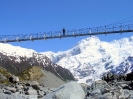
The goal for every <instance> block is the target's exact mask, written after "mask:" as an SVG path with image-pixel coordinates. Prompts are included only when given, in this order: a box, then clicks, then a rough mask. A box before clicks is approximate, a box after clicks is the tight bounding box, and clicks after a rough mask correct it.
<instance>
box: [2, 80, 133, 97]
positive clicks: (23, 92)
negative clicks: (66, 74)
mask: <svg viewBox="0 0 133 99" xmlns="http://www.w3.org/2000/svg"><path fill="white" fill-rule="evenodd" d="M0 99H133V83H132V82H130V81H119V82H118V81H112V82H109V83H107V82H106V81H104V80H98V81H95V82H94V83H92V85H90V86H88V85H86V84H78V83H77V82H73V81H72V82H68V83H66V84H64V85H61V86H60V87H58V88H48V87H45V86H41V85H39V83H38V82H37V81H31V82H26V83H17V84H10V85H2V84H1V85H0Z"/></svg>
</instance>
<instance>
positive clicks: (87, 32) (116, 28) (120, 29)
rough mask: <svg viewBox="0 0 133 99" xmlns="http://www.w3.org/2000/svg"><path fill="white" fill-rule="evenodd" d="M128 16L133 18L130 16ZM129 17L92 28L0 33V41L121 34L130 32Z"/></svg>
mask: <svg viewBox="0 0 133 99" xmlns="http://www.w3.org/2000/svg"><path fill="white" fill-rule="evenodd" d="M130 18H133V16H132V17H130ZM130 18H127V19H124V20H122V21H118V22H116V23H112V24H109V25H105V26H99V27H93V28H82V29H72V30H65V31H63V30H61V31H54V32H53V31H51V32H44V33H31V34H19V35H0V43H8V42H21V41H34V40H43V39H44V40H48V39H55V38H59V39H61V38H67V37H78V36H93V35H103V34H104V35H107V34H118V33H119V34H122V33H132V32H133V24H129V23H131V22H132V20H128V19H130Z"/></svg>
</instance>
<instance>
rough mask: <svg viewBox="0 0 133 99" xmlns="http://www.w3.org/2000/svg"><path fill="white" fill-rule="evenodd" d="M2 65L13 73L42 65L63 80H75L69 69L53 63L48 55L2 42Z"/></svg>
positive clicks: (0, 53)
mask: <svg viewBox="0 0 133 99" xmlns="http://www.w3.org/2000/svg"><path fill="white" fill-rule="evenodd" d="M0 66H1V67H4V68H5V69H7V70H8V71H9V72H10V73H12V74H19V73H21V72H22V71H24V70H26V69H28V68H30V67H32V66H41V67H42V68H43V69H45V70H47V71H50V72H51V73H53V74H54V75H56V76H57V77H59V78H61V79H63V80H74V77H73V75H72V74H71V72H70V71H69V70H68V69H65V68H62V67H61V66H59V65H57V64H55V63H53V62H52V61H51V60H50V59H49V58H48V57H47V56H45V55H43V54H40V53H38V52H36V51H34V50H32V49H26V48H21V47H19V46H12V45H10V44H2V43H0Z"/></svg>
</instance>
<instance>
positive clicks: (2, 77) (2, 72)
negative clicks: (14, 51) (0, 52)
mask: <svg viewBox="0 0 133 99" xmlns="http://www.w3.org/2000/svg"><path fill="white" fill-rule="evenodd" d="M10 75H11V74H10V73H9V72H8V71H7V70H6V69H4V68H2V67H0V83H2V84H8V83H9V81H8V78H9V77H10Z"/></svg>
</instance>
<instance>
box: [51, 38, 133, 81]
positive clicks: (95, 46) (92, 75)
mask: <svg viewBox="0 0 133 99" xmlns="http://www.w3.org/2000/svg"><path fill="white" fill-rule="evenodd" d="M132 49H133V36H132V37H130V38H122V39H120V40H114V41H112V42H105V41H100V40H99V38H98V37H96V36H92V37H88V38H86V39H83V40H81V41H79V42H78V43H77V44H76V45H75V46H74V47H73V48H71V49H69V50H67V51H64V52H60V53H54V54H52V55H53V56H52V61H53V62H54V63H56V64H58V65H60V66H63V67H65V68H67V69H69V70H70V71H71V72H72V73H73V75H74V76H75V78H77V79H78V80H79V82H80V81H81V82H82V81H83V82H84V83H89V82H91V81H94V80H96V79H99V78H100V75H102V74H103V73H105V72H108V71H110V70H118V69H119V68H117V67H119V66H120V67H121V68H122V67H123V66H124V65H121V63H122V62H123V61H125V59H127V58H128V57H130V56H133V52H132ZM126 66H127V65H126ZM130 67H131V68H128V69H132V68H133V67H132V66H130ZM123 68H126V67H123ZM126 71H131V70H126ZM116 73H117V72H116ZM123 73H125V72H123Z"/></svg>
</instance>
